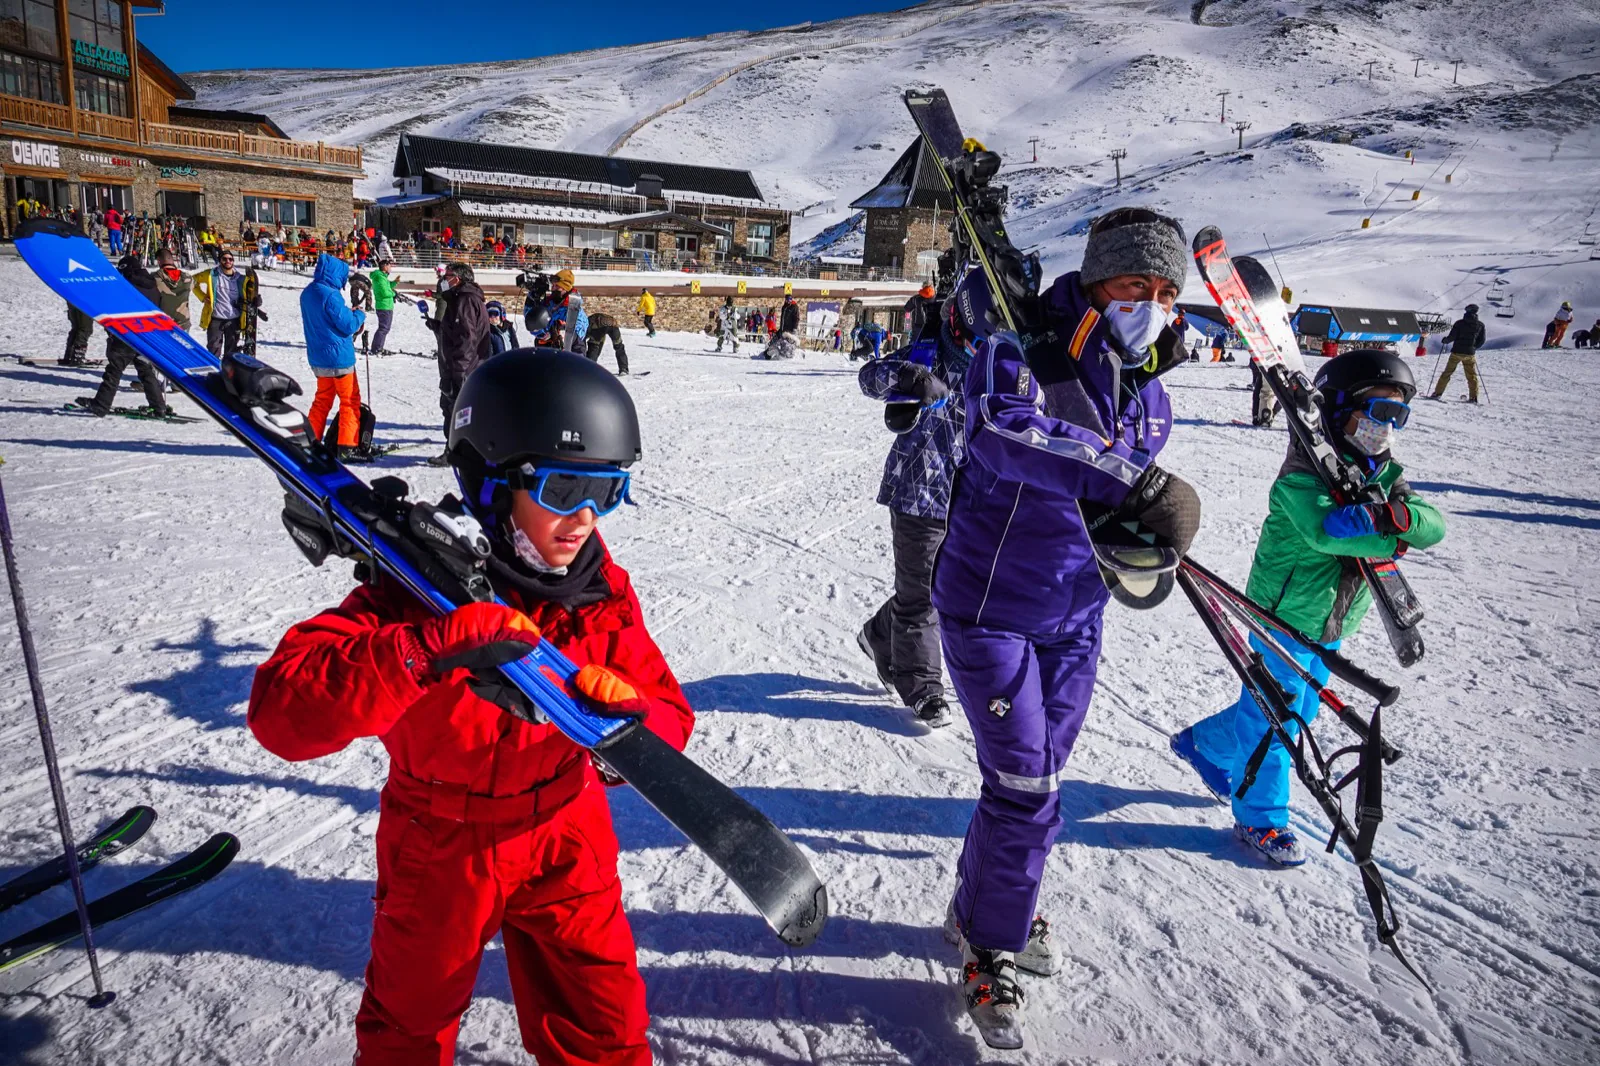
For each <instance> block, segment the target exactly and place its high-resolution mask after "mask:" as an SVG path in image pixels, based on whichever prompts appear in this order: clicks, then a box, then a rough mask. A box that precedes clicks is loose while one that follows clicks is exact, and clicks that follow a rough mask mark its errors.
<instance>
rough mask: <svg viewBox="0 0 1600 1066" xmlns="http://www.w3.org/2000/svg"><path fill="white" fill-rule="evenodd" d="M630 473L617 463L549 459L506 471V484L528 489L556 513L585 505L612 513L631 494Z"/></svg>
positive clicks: (537, 500)
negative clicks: (569, 462) (568, 462)
mask: <svg viewBox="0 0 1600 1066" xmlns="http://www.w3.org/2000/svg"><path fill="white" fill-rule="evenodd" d="M628 479H629V474H628V472H627V471H626V470H618V469H617V468H615V467H604V466H601V467H594V466H578V465H563V464H561V463H547V464H543V465H540V466H534V465H532V464H525V465H523V466H521V467H519V468H517V469H516V470H512V471H511V472H510V473H508V474H507V475H506V484H508V485H510V486H511V487H512V488H514V489H525V490H526V491H528V492H530V493H532V494H533V498H534V500H535V502H537V503H538V504H539V506H540V507H543V508H544V509H545V510H547V511H551V512H553V513H555V514H560V515H568V514H577V513H578V512H579V511H581V510H583V509H584V508H585V507H587V508H589V509H590V510H592V511H593V512H594V513H595V516H596V517H600V516H602V515H608V514H610V513H611V512H612V511H615V510H616V509H617V508H618V507H621V506H622V505H623V504H624V503H632V502H633V500H632V499H630V498H629V496H628Z"/></svg>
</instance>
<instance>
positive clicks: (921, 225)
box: [862, 207, 950, 269]
mask: <svg viewBox="0 0 1600 1066" xmlns="http://www.w3.org/2000/svg"><path fill="white" fill-rule="evenodd" d="M865 235H866V243H865V246H864V247H863V249H862V263H863V265H865V266H869V267H882V268H886V269H898V268H902V267H906V266H915V265H916V262H917V255H918V254H919V253H921V252H930V251H935V252H942V251H944V250H945V249H946V248H948V247H950V213H949V212H948V211H940V212H937V213H936V212H934V211H932V210H931V209H927V208H920V207H918V208H877V207H871V208H868V209H867V222H866V229H865Z"/></svg>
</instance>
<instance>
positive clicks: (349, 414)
mask: <svg viewBox="0 0 1600 1066" xmlns="http://www.w3.org/2000/svg"><path fill="white" fill-rule="evenodd" d="M348 280H350V264H348V263H346V262H344V261H343V260H342V259H335V258H334V257H333V256H331V255H329V254H328V253H326V252H323V253H322V254H321V255H319V256H317V268H316V270H315V271H314V272H313V273H312V275H311V284H309V285H307V286H306V287H305V288H304V289H303V290H301V292H300V323H301V326H302V327H303V328H304V330H305V335H306V361H307V362H308V363H310V364H311V372H312V373H313V374H315V375H317V395H316V398H315V399H314V400H312V402H311V411H310V413H309V414H308V415H307V416H306V417H307V418H308V419H309V420H310V422H311V430H312V432H313V433H315V434H316V435H317V439H318V440H321V439H322V427H323V425H324V423H326V422H327V420H328V412H329V410H331V409H332V408H333V400H334V397H338V399H339V458H340V459H345V460H350V459H359V458H362V456H361V455H360V454H359V453H358V452H357V450H356V446H357V444H358V443H359V442H360V434H361V390H360V388H358V387H357V385H356V346H355V340H354V338H355V335H356V334H357V333H360V332H361V327H362V326H364V325H366V322H367V316H366V315H365V314H364V313H363V312H361V311H355V310H352V309H351V308H350V307H349V306H348V305H346V304H345V302H344V292H343V291H342V290H343V289H344V285H345V282H346V281H348Z"/></svg>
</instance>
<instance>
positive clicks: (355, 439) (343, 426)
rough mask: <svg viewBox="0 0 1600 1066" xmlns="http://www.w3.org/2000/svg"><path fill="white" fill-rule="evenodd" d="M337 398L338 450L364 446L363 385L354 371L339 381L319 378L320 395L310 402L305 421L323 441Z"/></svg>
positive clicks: (331, 378) (318, 438) (342, 375)
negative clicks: (362, 430)
mask: <svg viewBox="0 0 1600 1066" xmlns="http://www.w3.org/2000/svg"><path fill="white" fill-rule="evenodd" d="M336 397H337V398H338V400H339V450H340V451H341V452H344V451H345V450H346V449H351V448H355V447H356V446H357V445H359V444H360V443H361V441H360V437H361V384H360V382H359V381H358V380H357V378H356V375H355V373H354V371H352V372H351V373H348V374H340V375H339V376H338V377H324V376H323V375H321V374H318V375H317V395H316V396H315V397H314V398H313V399H312V401H311V410H310V411H308V412H306V420H307V421H308V422H310V423H311V432H312V434H313V435H315V436H316V438H317V440H321V439H322V430H323V427H324V426H326V425H327V422H328V412H329V411H332V410H333V401H334V399H335V398H336ZM342 457H343V456H342Z"/></svg>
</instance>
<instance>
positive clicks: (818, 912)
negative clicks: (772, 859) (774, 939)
mask: <svg viewBox="0 0 1600 1066" xmlns="http://www.w3.org/2000/svg"><path fill="white" fill-rule="evenodd" d="M808 890H809V898H808V896H807V895H803V894H802V893H807V892H808ZM767 921H768V924H770V925H771V926H772V931H773V932H775V933H777V934H778V939H779V940H781V941H783V942H784V943H785V944H788V945H789V946H790V947H792V948H808V947H810V946H811V945H812V944H813V943H815V942H816V939H817V937H819V936H821V935H822V929H823V927H824V926H826V925H827V924H828V886H827V885H824V884H823V883H822V882H820V881H813V882H812V884H811V885H809V886H805V887H801V888H797V889H796V890H795V892H794V894H793V897H792V902H791V904H790V906H789V907H787V908H785V913H783V914H781V915H773V916H769V917H768V919H767Z"/></svg>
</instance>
